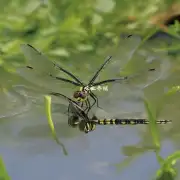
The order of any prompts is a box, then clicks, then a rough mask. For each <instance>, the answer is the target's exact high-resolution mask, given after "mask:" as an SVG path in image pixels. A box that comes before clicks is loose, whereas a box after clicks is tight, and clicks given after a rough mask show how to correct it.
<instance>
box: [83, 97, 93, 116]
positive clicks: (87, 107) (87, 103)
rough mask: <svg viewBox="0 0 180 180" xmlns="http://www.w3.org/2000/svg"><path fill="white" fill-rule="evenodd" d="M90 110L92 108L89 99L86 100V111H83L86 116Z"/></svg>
mask: <svg viewBox="0 0 180 180" xmlns="http://www.w3.org/2000/svg"><path fill="white" fill-rule="evenodd" d="M91 108H92V106H91V104H90V101H89V99H88V98H87V100H86V110H85V111H87V115H88V113H89V111H90V110H91Z"/></svg>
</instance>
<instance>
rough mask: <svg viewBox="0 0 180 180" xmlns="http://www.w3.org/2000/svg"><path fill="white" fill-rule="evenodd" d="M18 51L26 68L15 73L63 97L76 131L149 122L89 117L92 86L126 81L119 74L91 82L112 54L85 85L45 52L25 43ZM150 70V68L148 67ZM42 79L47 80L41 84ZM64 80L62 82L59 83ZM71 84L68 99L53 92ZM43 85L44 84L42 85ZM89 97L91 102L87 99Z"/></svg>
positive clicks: (96, 102) (86, 131)
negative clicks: (24, 58)
mask: <svg viewBox="0 0 180 180" xmlns="http://www.w3.org/2000/svg"><path fill="white" fill-rule="evenodd" d="M21 50H22V52H23V54H24V56H25V57H26V59H27V60H28V64H27V65H26V67H23V68H20V69H19V74H20V75H21V76H23V78H25V79H27V80H28V81H30V82H32V83H35V82H36V81H37V80H39V82H38V83H35V84H38V85H39V86H41V87H44V85H49V88H48V94H49V95H53V96H56V97H59V98H63V99H65V100H67V101H68V102H69V105H68V124H69V125H70V126H71V127H79V129H80V131H83V132H85V133H88V132H90V131H93V130H94V129H95V128H96V125H102V124H103V125H106V124H121V125H125V124H147V123H149V122H148V121H147V120H146V119H102V120H100V119H98V118H96V117H95V116H93V117H89V111H90V110H91V109H92V107H93V106H94V105H95V104H96V105H97V107H99V108H100V106H99V102H98V97H97V96H96V95H95V94H94V93H93V92H92V90H91V89H92V88H93V87H97V86H101V85H104V84H111V83H121V82H122V81H127V80H128V79H129V77H127V76H126V77H119V78H112V79H107V80H103V81H99V82H95V81H96V80H97V78H98V76H99V74H100V72H101V71H102V70H103V69H104V68H105V66H106V65H107V64H108V63H109V62H110V61H111V59H112V57H111V56H109V57H107V59H106V60H105V62H104V63H103V64H102V65H101V66H100V68H99V69H98V70H97V72H96V73H95V74H94V76H93V77H92V78H91V79H90V81H89V83H88V84H85V83H83V82H82V81H81V80H80V79H79V78H77V77H76V76H75V75H74V74H72V73H71V72H69V71H67V70H65V69H64V68H62V67H61V66H59V65H58V64H56V63H55V62H51V61H49V60H48V59H47V57H46V56H45V55H43V54H42V53H40V52H39V51H38V50H36V49H35V48H34V47H32V46H31V45H29V44H23V45H21ZM153 70H154V69H153ZM149 71H152V69H149ZM59 72H61V73H63V75H64V76H65V75H67V76H68V77H69V78H68V79H67V78H64V77H63V76H61V77H59V76H58V75H57V74H59ZM43 79H47V80H46V81H45V82H44V84H43ZM62 83H65V84H62ZM55 84H56V85H59V84H60V85H61V86H66V85H72V86H74V87H79V90H78V91H75V92H74V94H73V98H70V97H68V96H66V95H64V94H62V93H59V92H54V89H53V85H55ZM46 87H47V86H46ZM90 98H91V100H93V102H91V101H90ZM167 122H169V121H158V122H157V123H167Z"/></svg>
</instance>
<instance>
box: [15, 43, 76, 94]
mask: <svg viewBox="0 0 180 180" xmlns="http://www.w3.org/2000/svg"><path fill="white" fill-rule="evenodd" d="M21 50H22V52H23V54H24V56H25V57H26V59H27V67H22V68H19V69H18V70H17V72H18V74H19V75H20V76H21V77H23V78H24V79H26V80H27V81H29V82H31V83H33V84H35V85H37V86H39V87H42V88H45V89H46V90H47V89H48V90H50V91H54V92H65V94H66V95H67V96H71V95H72V91H73V89H75V88H76V85H74V84H72V83H70V82H66V81H63V80H59V79H56V75H58V76H60V77H62V78H63V76H64V78H65V76H66V75H65V73H64V72H62V71H60V70H59V69H57V68H55V66H54V64H53V62H51V61H49V60H48V58H47V57H46V56H45V55H43V54H42V53H40V52H39V51H37V50H36V49H34V48H33V47H32V46H30V45H28V44H23V45H21ZM52 76H53V77H52Z"/></svg>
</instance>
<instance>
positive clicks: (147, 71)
mask: <svg viewBox="0 0 180 180" xmlns="http://www.w3.org/2000/svg"><path fill="white" fill-rule="evenodd" d="M155 46H156V47H157V46H158V44H157V43H155V42H154V43H153V42H152V41H151V42H146V43H145V44H142V39H141V38H140V37H139V36H131V37H129V38H124V39H120V42H119V45H118V47H112V48H113V49H112V48H111V47H110V46H109V47H107V52H108V53H104V54H106V55H105V56H104V54H103V56H104V59H105V57H106V56H109V55H112V60H111V61H110V62H109V63H108V64H107V65H106V67H105V68H104V70H102V72H101V73H100V74H99V77H98V79H97V80H96V82H98V81H102V80H104V79H112V78H119V77H121V76H129V77H131V78H130V81H129V82H128V84H130V83H133V82H134V81H135V80H136V83H137V82H138V83H141V84H142V83H143V84H150V83H152V82H154V81H155V80H157V79H161V78H162V77H163V75H164V74H166V73H168V67H169V64H170V63H169V57H168V56H167V53H157V52H154V51H153V48H154V47H155ZM101 59H102V61H103V58H101ZM102 61H101V63H102ZM131 79H133V81H132V80H131Z"/></svg>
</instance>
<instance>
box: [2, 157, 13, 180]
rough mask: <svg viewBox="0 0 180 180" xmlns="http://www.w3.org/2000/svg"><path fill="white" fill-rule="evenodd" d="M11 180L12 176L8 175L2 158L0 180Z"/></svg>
mask: <svg viewBox="0 0 180 180" xmlns="http://www.w3.org/2000/svg"><path fill="white" fill-rule="evenodd" d="M1 179H2V180H11V178H10V176H9V175H8V173H7V170H6V167H5V165H4V162H3V159H2V157H1V156H0V180H1Z"/></svg>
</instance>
